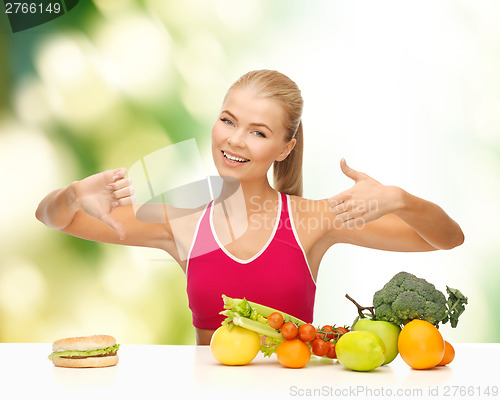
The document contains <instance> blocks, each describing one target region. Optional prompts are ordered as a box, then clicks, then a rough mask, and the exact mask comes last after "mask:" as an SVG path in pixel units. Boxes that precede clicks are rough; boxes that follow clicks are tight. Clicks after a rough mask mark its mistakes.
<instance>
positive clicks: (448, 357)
mask: <svg viewBox="0 0 500 400" xmlns="http://www.w3.org/2000/svg"><path fill="white" fill-rule="evenodd" d="M454 358H455V349H454V348H453V346H452V345H451V344H450V343H448V342H447V341H446V340H445V341H444V356H443V359H442V360H441V361H440V362H439V364H438V365H446V364H449V363H451V362H452V361H453V359H454Z"/></svg>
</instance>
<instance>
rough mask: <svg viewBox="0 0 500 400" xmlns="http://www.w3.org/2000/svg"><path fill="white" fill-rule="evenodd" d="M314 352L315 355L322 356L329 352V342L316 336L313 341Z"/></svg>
mask: <svg viewBox="0 0 500 400" xmlns="http://www.w3.org/2000/svg"><path fill="white" fill-rule="evenodd" d="M311 348H312V352H313V353H314V355H316V356H319V357H322V356H324V355H326V353H328V343H327V342H325V341H324V340H323V339H320V338H316V339H314V340H313V341H312V343H311Z"/></svg>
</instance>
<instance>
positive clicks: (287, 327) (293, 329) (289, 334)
mask: <svg viewBox="0 0 500 400" xmlns="http://www.w3.org/2000/svg"><path fill="white" fill-rule="evenodd" d="M297 333H299V328H297V325H295V324H294V323H293V322H291V321H289V322H285V323H284V324H283V326H282V327H281V336H283V337H284V338H285V339H295V338H296V337H297Z"/></svg>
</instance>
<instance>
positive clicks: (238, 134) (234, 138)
mask: <svg viewBox="0 0 500 400" xmlns="http://www.w3.org/2000/svg"><path fill="white" fill-rule="evenodd" d="M227 142H228V144H230V145H231V146H235V147H244V146H245V136H244V132H243V130H242V129H238V130H236V131H233V133H232V134H231V135H229V136H228V138H227Z"/></svg>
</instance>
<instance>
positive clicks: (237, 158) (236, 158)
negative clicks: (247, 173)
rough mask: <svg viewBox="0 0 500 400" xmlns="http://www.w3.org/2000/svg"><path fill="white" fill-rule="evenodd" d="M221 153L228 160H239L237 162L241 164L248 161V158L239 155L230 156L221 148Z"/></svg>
mask: <svg viewBox="0 0 500 400" xmlns="http://www.w3.org/2000/svg"><path fill="white" fill-rule="evenodd" d="M222 155H223V156H224V157H226V158H227V159H228V160H229V161H233V162H239V163H242V164H243V163H246V162H248V161H250V160H249V159H248V158H241V157H235V156H231V155H229V154H227V153H226V152H225V151H224V150H222Z"/></svg>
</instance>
